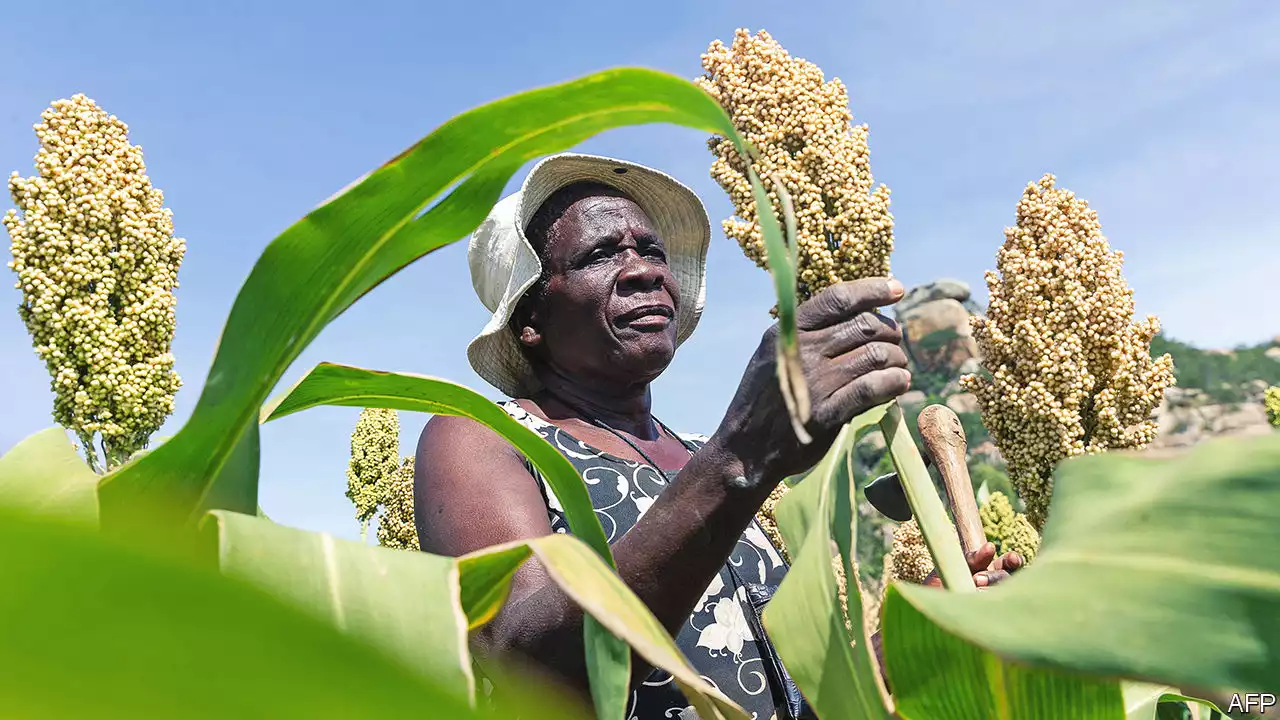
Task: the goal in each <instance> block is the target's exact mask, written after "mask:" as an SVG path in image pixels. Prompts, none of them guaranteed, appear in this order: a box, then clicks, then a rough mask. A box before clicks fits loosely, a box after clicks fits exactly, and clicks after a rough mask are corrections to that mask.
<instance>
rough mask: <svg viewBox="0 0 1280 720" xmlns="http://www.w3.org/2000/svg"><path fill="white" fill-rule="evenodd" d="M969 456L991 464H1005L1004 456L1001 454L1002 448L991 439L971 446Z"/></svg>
mask: <svg viewBox="0 0 1280 720" xmlns="http://www.w3.org/2000/svg"><path fill="white" fill-rule="evenodd" d="M969 458H970V459H971V460H977V461H980V462H985V463H989V464H991V465H996V466H1002V465H1004V458H1003V457H1001V456H1000V448H998V447H996V444H995V443H994V442H992V441H991V440H983V441H982V442H981V443H978V444H977V445H975V446H973V447H971V448H969Z"/></svg>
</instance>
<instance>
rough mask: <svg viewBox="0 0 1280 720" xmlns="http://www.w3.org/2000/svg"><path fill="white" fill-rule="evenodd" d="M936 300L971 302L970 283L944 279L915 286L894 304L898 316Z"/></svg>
mask: <svg viewBox="0 0 1280 720" xmlns="http://www.w3.org/2000/svg"><path fill="white" fill-rule="evenodd" d="M935 300H955V301H956V302H958V303H961V304H964V303H967V302H969V284H968V283H965V282H961V281H959V280H951V279H943V280H937V281H935V282H931V283H929V284H927V285H920V286H918V287H913V288H911V289H910V290H908V291H907V293H906V294H905V295H903V296H902V299H901V300H899V301H898V304H897V305H894V306H893V309H894V312H896V313H897V315H898V317H902V316H903V315H904V314H905V313H907V312H910V311H911V310H913V309H915V307H916V306H918V305H923V304H925V303H929V302H933V301H935Z"/></svg>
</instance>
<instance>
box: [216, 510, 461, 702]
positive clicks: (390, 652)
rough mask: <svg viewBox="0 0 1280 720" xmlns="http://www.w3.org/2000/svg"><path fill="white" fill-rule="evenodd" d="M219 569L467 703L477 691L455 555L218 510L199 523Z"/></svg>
mask: <svg viewBox="0 0 1280 720" xmlns="http://www.w3.org/2000/svg"><path fill="white" fill-rule="evenodd" d="M201 530H202V531H203V532H204V533H206V537H207V539H208V540H209V543H210V544H209V546H210V547H212V548H215V549H216V553H217V566H218V568H219V569H220V570H221V572H222V574H223V575H225V576H226V577H229V578H232V579H234V580H236V581H238V582H241V583H245V584H248V585H252V586H254V587H257V588H259V589H261V590H263V591H265V592H267V593H270V594H271V595H272V596H273V597H275V598H276V599H278V600H279V601H280V602H282V603H284V604H286V605H289V606H290V607H293V608H295V609H297V610H298V611H299V612H303V613H306V614H307V615H310V616H311V617H314V618H315V619H316V620H318V621H321V622H325V623H328V624H329V625H332V626H333V627H334V628H335V629H336V630H337V631H339V632H341V633H342V634H344V635H347V636H349V637H351V638H352V639H354V640H357V641H359V642H363V643H365V644H367V645H370V646H372V647H374V648H377V649H378V650H379V651H380V652H381V653H382V654H383V655H385V656H387V657H389V658H394V659H395V660H397V661H399V662H400V663H401V664H403V665H404V666H405V667H407V668H410V669H411V670H413V671H414V672H417V673H418V674H420V675H421V676H422V677H424V678H433V679H435V680H437V681H439V682H442V683H443V684H444V687H446V688H449V689H450V691H451V692H453V693H454V694H455V695H456V697H457V698H458V699H459V700H460V701H462V702H468V701H469V700H470V698H471V697H472V696H473V695H474V692H475V678H474V676H473V674H472V671H471V653H470V650H469V649H468V647H467V621H466V616H465V615H464V614H463V609H462V605H461V602H460V601H459V595H460V592H459V581H458V568H457V564H456V562H455V561H454V559H453V558H447V557H440V556H437V555H428V554H426V553H406V552H400V551H395V550H388V549H386V548H379V547H371V546H369V545H363V544H361V543H357V542H351V541H347V540H339V539H336V538H334V537H332V536H330V535H326V534H323V533H313V532H307V531H305V530H297V529H295V528H289V527H285V526H283V525H277V524H275V523H273V522H271V521H269V520H265V519H263V518H258V517H252V516H249V515H242V514H240V513H234V512H228V511H225V510H219V511H215V512H212V513H209V515H208V517H207V518H206V519H205V521H204V522H203V523H202V525H201Z"/></svg>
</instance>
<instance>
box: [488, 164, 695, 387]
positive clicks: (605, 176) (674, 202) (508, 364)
mask: <svg viewBox="0 0 1280 720" xmlns="http://www.w3.org/2000/svg"><path fill="white" fill-rule="evenodd" d="M584 181H594V182H599V183H601V184H604V185H609V186H611V187H614V188H617V189H618V190H621V191H622V192H624V193H626V194H627V195H628V196H629V197H630V198H631V199H633V200H634V201H635V202H636V204H637V205H639V206H640V209H641V210H643V211H644V213H645V215H647V216H648V218H649V221H650V222H652V223H653V225H654V230H656V231H657V233H658V235H659V236H660V237H661V238H662V240H663V243H664V245H665V246H666V252H667V263H668V265H669V267H670V268H671V272H672V274H673V275H674V277H675V281H676V284H677V285H678V286H679V288H680V296H681V301H680V304H679V306H678V307H677V308H676V318H675V320H676V345H677V346H679V345H680V344H681V343H683V342H684V341H685V340H687V339H688V338H689V336H690V335H692V334H693V331H694V328H696V327H697V325H698V320H699V319H700V318H701V317H702V308H703V306H704V305H705V303H706V266H707V246H708V245H709V243H710V241H711V225H710V220H709V219H708V217H707V211H706V208H705V207H703V205H702V201H701V200H699V199H698V196H697V195H696V194H694V192H693V191H692V190H690V189H689V188H688V187H686V186H684V185H683V184H681V183H680V182H679V181H678V180H676V179H675V178H673V177H671V176H670V175H667V174H665V173H662V172H659V171H657V170H654V169H652V168H647V167H645V166H643V165H638V164H636V163H631V162H626V161H623V160H616V159H613V158H607V157H600V156H596V155H581V154H577V153H562V154H559V155H553V156H551V157H548V158H546V159H544V160H542V161H541V162H539V163H538V164H537V165H535V166H534V167H533V169H532V170H530V171H529V174H528V176H527V177H526V178H525V180H524V184H523V185H522V186H521V188H520V191H519V192H517V193H515V194H514V195H511V196H509V197H507V198H504V199H503V200H502V201H501V202H499V203H498V204H497V205H495V206H494V209H493V211H492V212H491V213H490V215H489V217H488V218H486V220H485V222H484V223H482V224H481V226H480V227H479V228H477V230H476V232H475V233H473V234H472V236H471V242H470V244H469V247H468V260H469V264H470V265H471V276H472V282H473V285H474V286H475V288H476V292H477V294H478V295H479V296H480V299H481V301H482V302H484V304H485V306H486V307H487V308H488V309H489V310H490V311H491V312H492V313H493V315H492V317H490V319H489V322H488V323H487V324H486V325H485V328H484V330H482V331H481V333H480V334H479V335H478V336H476V338H475V339H474V340H472V341H471V343H470V345H468V346H467V359H468V361H469V362H470V363H471V367H472V368H473V369H474V370H475V371H476V373H477V374H479V375H480V377H482V378H484V379H485V380H486V381H487V382H489V383H490V384H491V385H493V386H494V387H496V388H498V389H499V390H501V391H502V392H504V393H506V394H507V395H508V396H510V397H513V398H515V397H527V396H529V395H532V394H533V393H535V392H537V391H538V390H540V389H541V387H542V386H541V383H539V382H538V380H537V377H536V376H535V375H534V373H533V368H532V367H531V366H530V365H529V362H528V360H526V359H525V357H524V353H522V352H521V350H520V346H519V344H518V342H517V341H516V338H515V336H514V335H513V334H512V332H511V330H510V329H509V328H508V323H509V321H510V319H511V314H512V313H513V312H514V311H515V306H516V303H517V302H518V301H519V299H520V297H521V296H522V295H523V294H524V293H525V291H527V290H528V289H529V287H530V286H531V285H533V283H534V282H535V281H536V280H537V279H538V276H539V275H540V274H541V273H542V263H541V261H539V259H538V255H537V253H536V252H534V249H533V246H532V245H531V244H530V243H529V240H528V238H526V237H525V234H524V228H525V227H526V226H527V225H528V224H529V221H530V219H532V217H533V214H534V213H535V212H537V210H538V208H539V207H540V206H541V205H542V203H544V202H545V201H546V200H547V198H549V197H550V196H551V195H552V194H553V193H554V192H556V191H557V190H559V189H560V188H563V187H565V186H566V185H571V184H573V183H577V182H584Z"/></svg>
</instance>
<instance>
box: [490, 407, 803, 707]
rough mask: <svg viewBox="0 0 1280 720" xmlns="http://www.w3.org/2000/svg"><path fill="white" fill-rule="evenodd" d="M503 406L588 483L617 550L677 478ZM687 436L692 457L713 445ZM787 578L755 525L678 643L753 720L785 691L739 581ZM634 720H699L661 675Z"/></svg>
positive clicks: (555, 526)
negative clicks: (774, 676)
mask: <svg viewBox="0 0 1280 720" xmlns="http://www.w3.org/2000/svg"><path fill="white" fill-rule="evenodd" d="M501 406H502V408H503V409H504V410H505V411H506V412H507V413H508V414H509V415H511V416H512V417H513V418H515V419H516V420H519V421H520V422H521V423H523V424H524V425H525V426H526V427H529V428H530V429H532V430H533V431H534V432H537V433H538V434H539V435H541V436H542V437H543V438H544V439H546V440H547V441H548V442H550V443H551V444H552V445H553V446H554V447H555V448H556V449H557V450H559V451H560V453H561V454H563V455H564V456H565V457H566V458H567V459H568V460H569V462H570V463H572V464H573V466H574V468H575V469H577V471H578V474H579V475H581V476H582V479H583V480H584V481H585V482H586V484H587V489H588V490H589V491H590V494H591V504H592V505H593V506H594V507H595V511H596V517H598V518H599V519H600V523H601V525H603V526H604V532H605V536H606V537H608V539H609V542H610V543H613V542H614V541H616V540H618V539H619V538H621V537H622V535H623V534H624V533H626V532H627V531H628V530H630V529H631V526H632V525H635V523H636V521H637V520H639V519H640V516H641V515H643V514H644V512H645V511H646V510H648V509H649V506H650V505H652V504H653V501H654V500H655V499H656V498H657V497H658V494H659V493H661V492H662V490H663V489H664V488H666V486H667V484H668V483H669V482H671V480H673V479H674V477H675V475H676V473H675V472H671V473H664V472H662V471H661V470H659V469H658V468H654V467H651V466H650V465H648V464H646V463H642V462H636V461H634V460H626V459H623V458H620V457H617V456H615V455H610V454H609V453H606V452H604V451H602V450H598V449H596V448H594V447H591V446H590V445H587V444H586V443H584V442H582V441H580V440H578V439H577V438H575V437H573V436H572V435H570V434H569V433H567V432H565V431H564V430H561V429H560V428H559V427H556V426H555V425H552V424H551V423H548V422H546V421H545V420H543V419H541V418H539V417H537V416H535V415H532V414H530V413H529V412H528V411H526V410H525V409H524V408H522V407H520V406H519V405H518V404H516V403H515V401H507V402H504V403H501ZM679 437H680V440H681V441H682V442H683V443H684V444H685V446H686V447H688V448H689V449H690V450H691V451H696V450H697V449H698V448H700V447H702V445H703V443H705V442H706V440H707V438H706V437H705V436H698V435H685V434H683V433H682V434H680V436H679ZM525 466H526V468H527V469H528V470H529V472H530V473H531V474H532V475H533V476H534V477H535V478H537V481H538V484H539V486H540V488H541V490H542V497H543V499H544V500H545V501H546V503H547V515H548V517H549V519H550V520H551V529H552V530H554V531H555V532H558V533H568V532H569V526H568V524H567V523H566V522H565V519H564V513H563V507H562V506H561V505H560V502H559V500H558V499H557V498H556V496H555V493H554V492H552V490H551V487H550V486H549V485H547V483H546V482H545V480H543V478H542V475H541V473H539V472H538V471H537V469H536V468H534V467H533V465H532V464H531V463H529V461H528V460H527V459H526V460H525ZM730 565H732V566H733V570H730V567H729V566H730ZM735 571H736V573H735ZM786 571H787V566H786V563H784V562H783V560H782V557H781V556H780V555H779V554H778V551H777V549H776V548H774V546H773V543H772V542H770V541H769V539H768V537H767V536H766V535H765V534H764V531H763V530H761V529H760V526H759V524H758V523H757V522H756V521H755V520H754V519H752V521H751V524H750V525H748V526H747V529H746V531H745V532H744V533H743V534H742V537H741V538H739V539H738V544H737V545H736V546H735V547H734V549H733V552H732V554H731V555H730V557H729V561H728V563H726V565H725V566H724V567H722V568H721V569H720V572H719V573H718V574H717V575H716V576H715V577H714V578H712V580H711V584H710V585H708V586H707V589H706V591H705V592H704V593H703V594H702V597H701V598H700V599H699V600H698V604H697V605H695V606H694V609H693V614H692V615H690V616H689V619H688V620H687V621H686V622H685V623H684V625H682V626H681V627H680V631H679V633H677V635H676V638H675V640H676V645H677V646H679V648H680V651H681V652H682V653H684V656H685V657H686V658H688V659H689V663H690V664H691V665H692V666H693V668H694V669H695V670H696V671H697V672H698V673H699V674H700V675H701V676H702V678H703V679H704V680H706V681H707V682H708V683H710V684H711V685H712V686H714V687H715V688H717V689H718V690H720V692H722V693H724V694H725V695H726V696H727V697H729V699H731V700H733V701H734V702H736V703H738V705H740V706H741V707H742V708H743V709H744V710H746V711H747V714H748V715H749V716H750V717H751V718H752V720H768V719H769V718H772V717H773V716H774V714H775V711H776V707H777V703H778V699H777V698H778V695H779V693H780V689H777V688H773V687H771V686H770V681H769V674H768V673H767V672H766V670H765V669H764V663H765V661H764V660H762V653H761V644H762V643H764V642H768V641H767V640H764V639H762V638H756V637H753V633H752V631H751V627H750V625H749V624H748V623H747V620H746V618H747V615H746V613H750V612H752V610H751V607H750V606H749V605H748V604H747V600H746V593H745V590H744V589H743V588H742V587H741V583H740V582H739V577H740V578H741V580H742V582H746V583H767V584H771V585H776V584H777V583H780V582H781V581H782V578H783V576H784V575H785V573H786ZM735 575H736V577H735ZM626 717H627V719H628V720H689V719H692V718H696V717H697V715H696V714H695V713H694V710H693V708H692V707H691V706H690V704H689V702H688V701H687V700H686V699H685V697H684V694H683V693H681V692H680V689H679V688H678V687H676V685H675V683H674V682H673V681H672V678H671V676H670V675H669V674H668V673H667V672H665V671H663V670H654V671H653V672H652V673H651V674H650V675H649V677H648V678H646V679H645V680H644V682H643V683H642V684H641V686H640V687H639V688H638V689H635V690H632V692H631V699H630V700H629V701H628V704H627V714H626Z"/></svg>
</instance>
